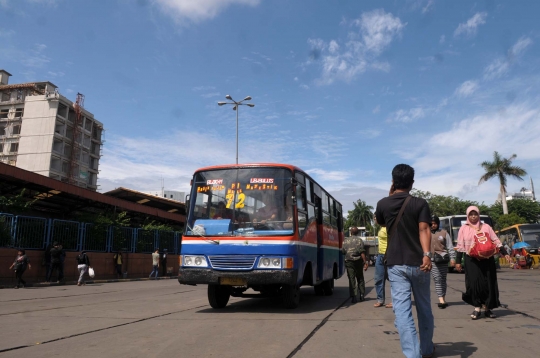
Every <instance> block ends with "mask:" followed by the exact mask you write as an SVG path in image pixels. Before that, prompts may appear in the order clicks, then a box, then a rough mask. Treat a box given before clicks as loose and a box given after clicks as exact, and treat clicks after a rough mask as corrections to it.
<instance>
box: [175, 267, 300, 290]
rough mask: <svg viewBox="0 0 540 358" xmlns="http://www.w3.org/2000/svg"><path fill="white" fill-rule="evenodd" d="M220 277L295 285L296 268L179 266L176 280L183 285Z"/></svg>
mask: <svg viewBox="0 0 540 358" xmlns="http://www.w3.org/2000/svg"><path fill="white" fill-rule="evenodd" d="M221 277H233V278H242V279H244V280H246V282H247V285H248V286H253V285H275V284H282V285H295V284H296V283H297V282H298V270H253V271H246V272H239V271H232V272H231V271H215V270H212V269H198V268H180V270H179V272H178V282H179V283H181V284H184V285H196V284H209V283H211V284H219V279H220V278H221Z"/></svg>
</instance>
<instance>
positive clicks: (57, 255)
mask: <svg viewBox="0 0 540 358" xmlns="http://www.w3.org/2000/svg"><path fill="white" fill-rule="evenodd" d="M50 253H51V267H50V269H49V274H48V276H47V282H51V276H52V274H53V272H54V270H56V272H57V282H58V283H60V281H62V280H63V279H64V265H63V263H62V261H63V258H65V256H66V253H65V251H64V249H63V248H62V245H60V244H59V243H58V242H57V241H55V242H53V247H52V248H51V251H50Z"/></svg>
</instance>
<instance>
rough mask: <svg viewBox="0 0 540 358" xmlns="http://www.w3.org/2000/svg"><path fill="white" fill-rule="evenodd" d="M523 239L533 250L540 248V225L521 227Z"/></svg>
mask: <svg viewBox="0 0 540 358" xmlns="http://www.w3.org/2000/svg"><path fill="white" fill-rule="evenodd" d="M531 226H532V227H531ZM520 229H521V238H522V240H523V241H524V242H526V243H527V244H529V245H530V246H531V248H540V225H534V226H533V225H530V226H529V225H527V226H525V227H521V228H520Z"/></svg>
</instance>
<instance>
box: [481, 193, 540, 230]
mask: <svg viewBox="0 0 540 358" xmlns="http://www.w3.org/2000/svg"><path fill="white" fill-rule="evenodd" d="M507 205H508V213H509V214H508V215H510V214H515V215H516V216H517V217H520V218H522V219H523V220H524V221H523V222H519V223H518V222H515V223H513V224H510V225H514V224H527V223H528V224H534V223H536V222H538V219H539V218H540V203H539V202H537V201H532V200H528V199H512V200H509V201H508V202H507ZM490 209H491V210H490V215H491V216H492V217H493V218H494V220H496V221H499V220H501V217H502V216H503V208H502V204H501V203H500V202H497V203H495V204H493V205H492V206H491V208H490ZM504 222H506V221H504ZM507 226H509V225H507ZM505 227H506V226H505Z"/></svg>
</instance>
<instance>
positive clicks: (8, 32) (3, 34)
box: [0, 0, 15, 37]
mask: <svg viewBox="0 0 540 358" xmlns="http://www.w3.org/2000/svg"><path fill="white" fill-rule="evenodd" d="M1 4H2V2H1V0H0V6H3V5H1ZM14 34H15V31H13V30H2V29H0V37H10V36H13V35H14Z"/></svg>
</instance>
